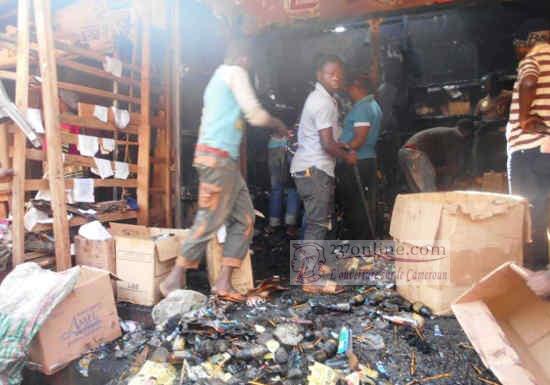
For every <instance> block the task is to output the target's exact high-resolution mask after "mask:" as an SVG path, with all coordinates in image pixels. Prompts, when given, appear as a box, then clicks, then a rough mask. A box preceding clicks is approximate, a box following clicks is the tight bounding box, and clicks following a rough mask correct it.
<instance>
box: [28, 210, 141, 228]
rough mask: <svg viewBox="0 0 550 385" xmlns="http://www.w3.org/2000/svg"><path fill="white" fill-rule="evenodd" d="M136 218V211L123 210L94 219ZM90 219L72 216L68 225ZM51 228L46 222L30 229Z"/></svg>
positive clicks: (73, 225) (108, 220) (82, 222)
mask: <svg viewBox="0 0 550 385" xmlns="http://www.w3.org/2000/svg"><path fill="white" fill-rule="evenodd" d="M136 218H137V211H125V212H123V213H121V212H115V213H105V214H100V215H98V216H97V219H96V220H98V221H100V222H116V221H123V220H127V219H136ZM91 221H92V220H90V219H87V218H84V217H73V218H72V219H71V220H70V221H69V226H70V227H76V226H82V225H84V224H86V223H88V222H91ZM51 229H52V225H50V224H47V225H46V224H38V225H36V226H35V227H34V228H33V229H32V231H33V233H40V232H44V231H50V230H51Z"/></svg>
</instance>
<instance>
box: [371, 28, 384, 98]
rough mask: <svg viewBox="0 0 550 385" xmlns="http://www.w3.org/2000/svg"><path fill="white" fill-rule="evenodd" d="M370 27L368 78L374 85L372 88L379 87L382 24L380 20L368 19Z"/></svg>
mask: <svg viewBox="0 0 550 385" xmlns="http://www.w3.org/2000/svg"><path fill="white" fill-rule="evenodd" d="M368 23H369V27H370V36H371V47H372V48H371V49H372V50H371V52H372V57H371V68H370V72H369V75H370V78H371V80H372V82H373V84H374V87H375V89H376V87H378V86H379V85H380V24H382V19H370V20H369V21H368Z"/></svg>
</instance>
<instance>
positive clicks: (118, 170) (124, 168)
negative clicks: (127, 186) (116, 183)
mask: <svg viewBox="0 0 550 385" xmlns="http://www.w3.org/2000/svg"><path fill="white" fill-rule="evenodd" d="M129 175H130V167H129V165H128V163H126V162H117V161H115V178H116V179H128V176H129Z"/></svg>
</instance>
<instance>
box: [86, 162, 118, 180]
mask: <svg viewBox="0 0 550 385" xmlns="http://www.w3.org/2000/svg"><path fill="white" fill-rule="evenodd" d="M94 161H95V165H96V166H95V167H92V169H91V171H92V172H93V173H94V174H96V175H99V177H100V178H101V179H106V178H110V177H112V176H113V175H114V172H113V166H112V165H111V161H110V160H108V159H100V158H94Z"/></svg>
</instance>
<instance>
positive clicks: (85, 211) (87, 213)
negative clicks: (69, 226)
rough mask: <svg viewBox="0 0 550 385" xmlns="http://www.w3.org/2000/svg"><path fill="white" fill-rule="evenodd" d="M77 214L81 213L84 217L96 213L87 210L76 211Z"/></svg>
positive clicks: (92, 210)
mask: <svg viewBox="0 0 550 385" xmlns="http://www.w3.org/2000/svg"><path fill="white" fill-rule="evenodd" d="M78 212H79V213H81V214H84V215H96V214H97V211H96V210H94V209H88V210H83V209H78Z"/></svg>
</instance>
